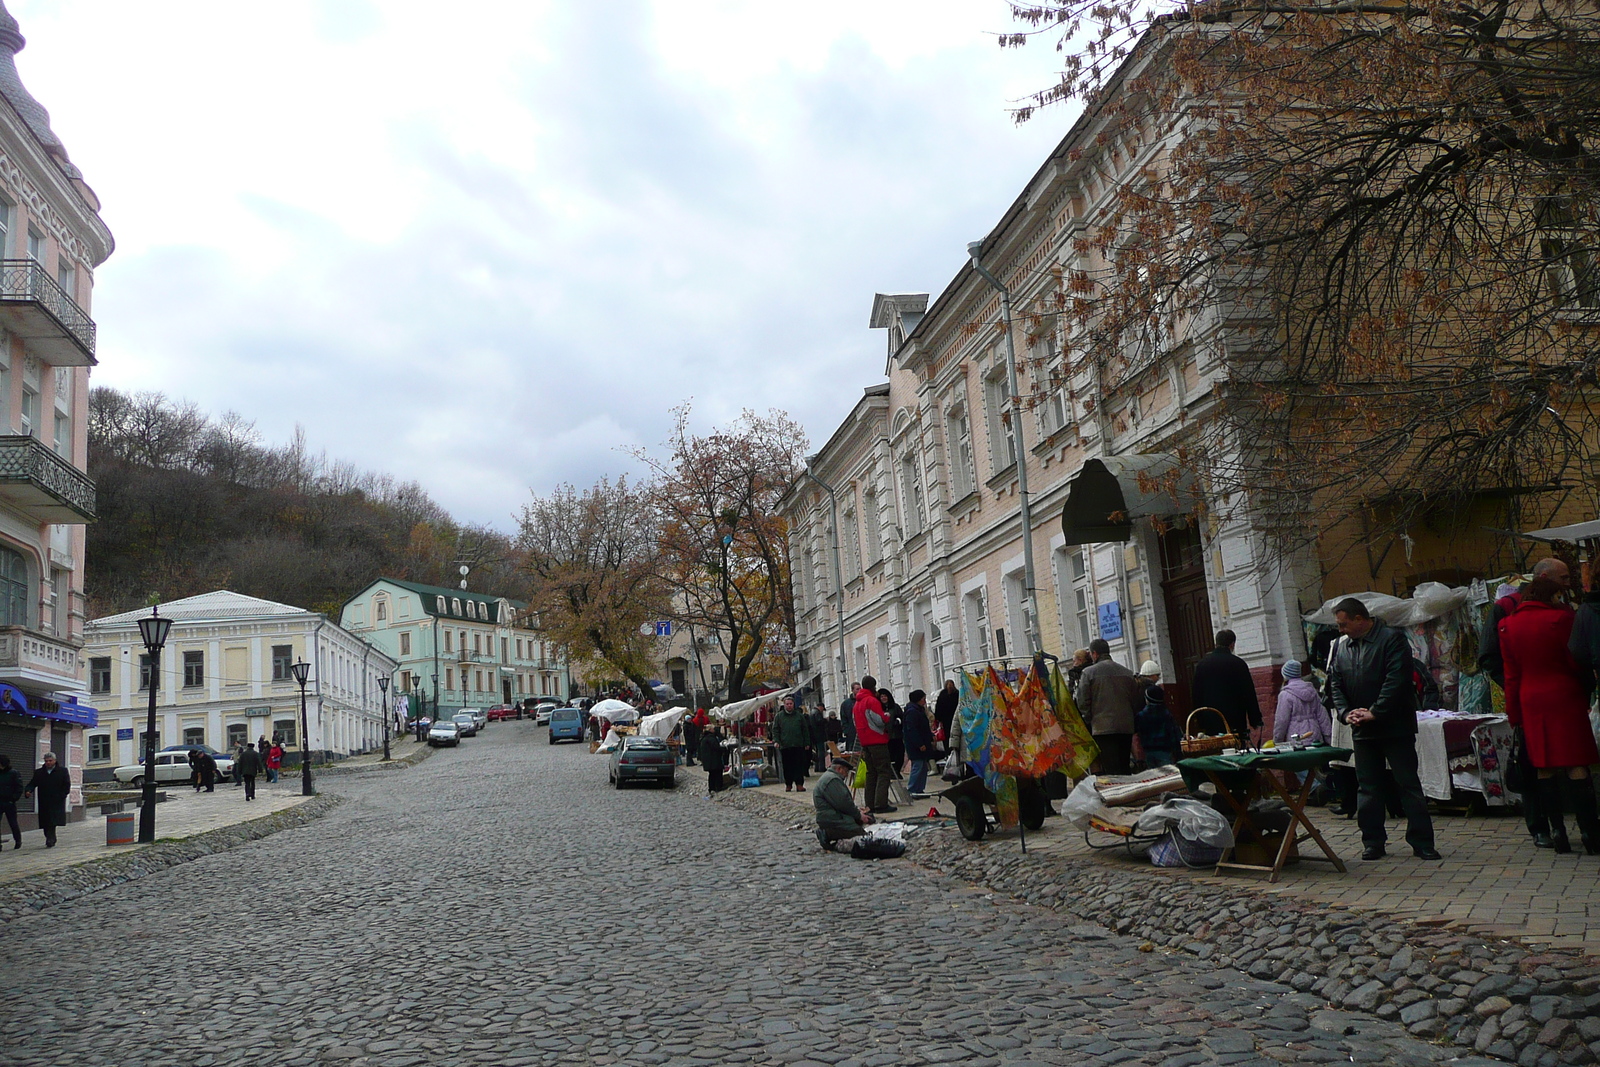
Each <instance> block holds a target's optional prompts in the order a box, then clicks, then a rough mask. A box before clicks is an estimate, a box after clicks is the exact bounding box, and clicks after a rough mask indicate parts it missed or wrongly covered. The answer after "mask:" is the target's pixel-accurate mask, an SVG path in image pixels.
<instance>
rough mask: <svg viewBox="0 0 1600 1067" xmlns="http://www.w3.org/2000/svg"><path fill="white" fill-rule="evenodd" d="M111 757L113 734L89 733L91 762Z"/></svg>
mask: <svg viewBox="0 0 1600 1067" xmlns="http://www.w3.org/2000/svg"><path fill="white" fill-rule="evenodd" d="M110 758H111V735H110V734H90V735H89V762H90V763H97V762H101V761H103V760H108V759H110Z"/></svg>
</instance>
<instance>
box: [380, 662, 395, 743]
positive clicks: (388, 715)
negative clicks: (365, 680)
mask: <svg viewBox="0 0 1600 1067" xmlns="http://www.w3.org/2000/svg"><path fill="white" fill-rule="evenodd" d="M378 703H379V704H381V705H383V707H381V708H380V709H379V711H381V712H382V713H383V758H384V760H385V761H388V759H389V758H390V757H389V720H390V719H392V718H394V712H393V711H391V710H390V708H389V679H387V678H379V679H378Z"/></svg>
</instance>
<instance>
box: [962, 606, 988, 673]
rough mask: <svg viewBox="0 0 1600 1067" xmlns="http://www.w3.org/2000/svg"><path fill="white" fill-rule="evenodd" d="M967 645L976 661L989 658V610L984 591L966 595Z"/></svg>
mask: <svg viewBox="0 0 1600 1067" xmlns="http://www.w3.org/2000/svg"><path fill="white" fill-rule="evenodd" d="M966 603H967V645H968V647H969V649H970V651H971V655H972V658H973V659H975V660H986V659H988V658H989V610H988V606H987V605H986V604H985V603H984V596H983V590H981V589H975V590H973V591H972V592H970V593H968V594H967V595H966Z"/></svg>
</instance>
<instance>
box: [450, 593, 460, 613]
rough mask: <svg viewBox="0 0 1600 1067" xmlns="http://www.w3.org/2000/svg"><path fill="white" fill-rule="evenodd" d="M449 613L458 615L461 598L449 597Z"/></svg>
mask: <svg viewBox="0 0 1600 1067" xmlns="http://www.w3.org/2000/svg"><path fill="white" fill-rule="evenodd" d="M450 614H452V615H460V614H461V598H460V597H451V598H450Z"/></svg>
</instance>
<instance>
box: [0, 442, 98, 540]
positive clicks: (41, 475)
mask: <svg viewBox="0 0 1600 1067" xmlns="http://www.w3.org/2000/svg"><path fill="white" fill-rule="evenodd" d="M0 500H3V501H5V502H7V503H9V504H11V505H12V506H14V507H17V508H20V509H21V510H23V511H25V512H27V513H28V514H30V515H34V516H37V517H38V519H39V520H40V521H42V522H58V523H64V524H71V525H81V524H83V523H86V522H93V521H94V483H93V482H91V481H90V480H89V476H88V475H87V474H84V473H83V472H82V471H80V470H79V469H78V468H76V467H74V466H73V465H72V464H71V463H68V462H67V461H66V460H64V459H62V458H61V457H60V456H58V455H56V454H55V453H54V452H53V451H51V450H50V449H48V448H46V447H45V446H44V444H43V443H42V442H40V441H39V440H38V439H37V438H33V437H28V436H26V435H22V434H6V435H3V436H0Z"/></svg>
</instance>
